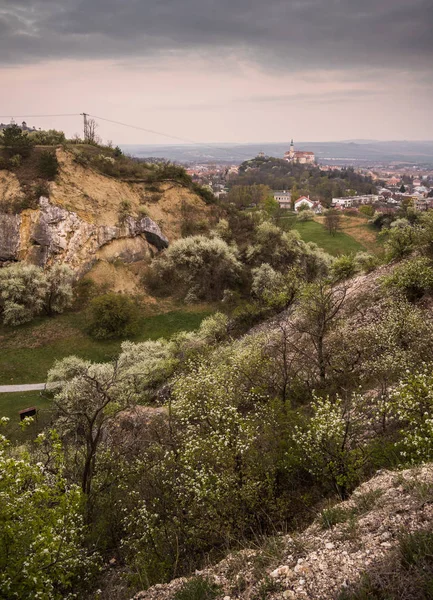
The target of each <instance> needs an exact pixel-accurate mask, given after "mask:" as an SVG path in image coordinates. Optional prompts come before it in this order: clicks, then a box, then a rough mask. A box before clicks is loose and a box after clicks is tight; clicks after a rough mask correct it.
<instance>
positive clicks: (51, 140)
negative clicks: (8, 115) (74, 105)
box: [29, 129, 66, 146]
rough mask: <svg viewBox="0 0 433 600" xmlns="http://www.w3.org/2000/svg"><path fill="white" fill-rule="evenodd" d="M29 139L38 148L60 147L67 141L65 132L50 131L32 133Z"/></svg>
mask: <svg viewBox="0 0 433 600" xmlns="http://www.w3.org/2000/svg"><path fill="white" fill-rule="evenodd" d="M29 138H30V139H31V140H32V142H33V143H35V144H36V145H38V146H59V145H60V144H64V143H65V141H66V138H65V134H64V133H63V131H57V130H56V129H49V130H48V131H32V132H31V133H30V134H29Z"/></svg>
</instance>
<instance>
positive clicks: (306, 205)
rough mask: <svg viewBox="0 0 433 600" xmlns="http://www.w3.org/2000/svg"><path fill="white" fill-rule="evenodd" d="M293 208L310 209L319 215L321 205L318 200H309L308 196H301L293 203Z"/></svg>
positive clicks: (321, 209)
mask: <svg viewBox="0 0 433 600" xmlns="http://www.w3.org/2000/svg"><path fill="white" fill-rule="evenodd" d="M294 208H295V212H299V211H300V210H305V209H308V210H312V211H313V212H315V213H316V214H317V215H320V214H322V212H323V206H322V205H321V204H320V202H315V201H314V200H311V198H310V196H301V197H300V198H298V199H297V200H296V201H295V203H294Z"/></svg>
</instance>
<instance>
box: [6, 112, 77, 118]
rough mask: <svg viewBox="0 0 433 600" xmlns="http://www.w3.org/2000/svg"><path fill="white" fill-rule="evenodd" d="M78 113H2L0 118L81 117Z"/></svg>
mask: <svg viewBox="0 0 433 600" xmlns="http://www.w3.org/2000/svg"><path fill="white" fill-rule="evenodd" d="M79 116H80V115H79V114H78V113H70V114H65V115H10V114H9V115H0V119H11V118H13V119H42V118H45V117H50V118H52V117H79Z"/></svg>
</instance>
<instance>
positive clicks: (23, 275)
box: [0, 263, 75, 326]
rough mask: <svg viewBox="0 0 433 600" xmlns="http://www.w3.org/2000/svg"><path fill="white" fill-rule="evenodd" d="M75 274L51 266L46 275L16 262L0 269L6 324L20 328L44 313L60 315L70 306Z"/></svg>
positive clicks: (1, 309)
mask: <svg viewBox="0 0 433 600" xmlns="http://www.w3.org/2000/svg"><path fill="white" fill-rule="evenodd" d="M74 277H75V276H74V272H73V271H72V270H71V269H70V268H69V267H67V266H66V265H53V266H52V267H51V269H48V270H47V271H46V272H44V271H43V269H41V268H39V267H36V266H34V265H26V264H22V263H18V264H15V265H11V266H10V267H6V268H4V269H1V270H0V312H1V313H2V316H3V322H4V324H5V325H12V326H15V325H22V324H23V323H27V322H29V321H31V320H32V319H33V318H34V317H35V316H36V315H38V314H41V313H42V312H43V311H45V312H46V313H47V314H48V315H52V314H54V313H62V312H63V311H64V310H65V309H66V308H69V307H70V306H71V305H72V300H73V293H72V284H73V281H74Z"/></svg>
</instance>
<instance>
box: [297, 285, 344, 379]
mask: <svg viewBox="0 0 433 600" xmlns="http://www.w3.org/2000/svg"><path fill="white" fill-rule="evenodd" d="M346 293H347V287H346V286H344V285H342V284H340V285H339V286H337V287H332V286H331V285H329V284H328V283H327V282H325V281H319V282H318V283H310V284H307V285H305V286H304V288H303V289H302V290H301V292H300V297H299V308H298V319H297V320H296V321H295V324H294V328H295V329H296V330H297V331H298V332H299V333H302V334H303V335H305V336H307V339H309V340H310V341H311V344H312V353H311V354H310V360H312V361H314V363H315V364H316V366H317V369H318V371H319V377H320V381H321V383H322V384H324V383H325V379H326V371H327V363H328V360H327V356H326V347H325V338H326V336H327V334H328V333H329V332H330V331H331V329H332V328H333V327H334V326H335V325H336V324H337V319H338V316H339V313H340V311H341V309H342V308H343V305H344V302H345V299H346ZM306 352H308V350H307V351H306Z"/></svg>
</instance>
